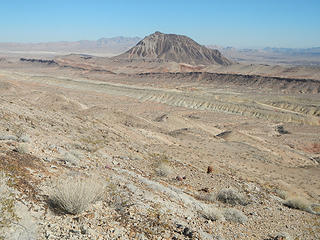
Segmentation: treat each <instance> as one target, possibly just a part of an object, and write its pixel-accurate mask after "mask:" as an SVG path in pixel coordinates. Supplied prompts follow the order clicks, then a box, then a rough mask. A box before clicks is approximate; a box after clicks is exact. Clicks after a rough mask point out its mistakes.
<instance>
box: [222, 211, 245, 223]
mask: <svg viewBox="0 0 320 240" xmlns="http://www.w3.org/2000/svg"><path fill="white" fill-rule="evenodd" d="M223 216H224V218H225V219H226V220H227V221H229V222H237V223H245V222H246V221H247V220H248V219H247V217H246V215H244V214H243V213H242V212H241V211H239V210H237V209H234V208H227V209H224V210H223Z"/></svg>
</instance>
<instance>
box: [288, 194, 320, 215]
mask: <svg viewBox="0 0 320 240" xmlns="http://www.w3.org/2000/svg"><path fill="white" fill-rule="evenodd" d="M283 204H284V205H285V206H287V207H289V208H294V209H298V210H301V211H305V212H309V213H314V211H313V210H312V208H311V204H310V202H309V201H307V200H306V199H304V198H301V197H289V198H288V199H287V200H285V201H284V203H283Z"/></svg>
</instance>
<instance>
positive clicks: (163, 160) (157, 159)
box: [150, 154, 172, 177]
mask: <svg viewBox="0 0 320 240" xmlns="http://www.w3.org/2000/svg"><path fill="white" fill-rule="evenodd" d="M150 157H151V158H152V160H153V161H154V164H153V167H154V172H155V173H156V175H157V176H159V177H167V176H168V175H170V174H171V173H172V169H171V167H170V161H169V158H168V157H167V156H166V155H164V154H151V155H150Z"/></svg>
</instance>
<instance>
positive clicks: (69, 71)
mask: <svg viewBox="0 0 320 240" xmlns="http://www.w3.org/2000/svg"><path fill="white" fill-rule="evenodd" d="M38 59H40V58H38ZM53 59H54V60H53V62H50V61H49V62H47V60H46V61H44V62H39V61H24V60H22V61H21V60H19V58H17V57H16V56H14V57H12V58H3V59H2V60H1V61H0V170H1V171H2V180H1V181H2V182H1V184H2V185H1V191H2V196H1V197H2V198H1V201H2V204H3V207H2V209H1V211H2V212H1V213H2V216H3V217H2V219H1V225H0V229H1V234H2V235H3V236H4V239H7V238H8V239H10V237H11V238H12V239H270V240H271V239H299V240H307V239H310V240H316V239H320V218H319V213H320V205H319V204H320V166H319V164H320V93H319V92H320V78H319V76H320V75H319V74H320V70H319V69H318V68H316V67H313V68H312V71H311V70H310V71H308V69H307V70H305V69H304V68H302V67H301V68H297V67H296V68H291V69H289V68H288V67H287V68H284V67H269V68H267V67H266V66H264V67H263V66H262V65H261V66H260V67H258V66H256V67H255V68H254V67H253V65H239V64H238V65H235V66H233V67H232V66H229V67H217V66H215V65H212V66H207V67H200V68H194V67H193V66H191V65H188V64H184V65H181V64H180V65H179V64H177V63H171V62H166V61H164V62H163V61H154V62H152V61H150V62H146V61H137V62H135V61H133V62H132V61H127V62H125V61H121V60H105V59H104V58H92V57H88V56H86V55H83V56H82V55H69V56H59V57H55V58H53ZM271 68H272V69H273V70H271ZM253 69H256V71H253ZM303 71H304V72H303ZM308 74H309V75H308ZM258 75H259V76H258ZM79 176H80V177H83V178H87V179H89V178H93V179H95V182H96V184H102V185H103V186H104V188H105V190H104V194H103V196H102V197H101V198H100V199H99V201H95V202H93V203H92V204H90V205H89V206H88V208H87V209H86V210H85V211H83V212H81V213H78V214H67V213H63V212H59V211H58V212H57V211H56V209H54V208H53V207H52V206H51V205H50V192H51V190H50V189H51V188H53V186H54V184H55V182H57V179H58V180H59V179H60V180H62V181H64V183H65V184H67V185H69V184H71V185H72V183H68V181H72V179H73V178H77V177H79ZM92 188H94V187H92ZM89 192H90V191H89ZM223 193H226V194H230V196H229V195H228V196H229V198H228V197H225V196H223ZM6 194H7V195H6ZM88 194H90V193H88ZM92 194H94V193H92ZM5 214H6V215H5ZM5 216H6V217H5ZM1 234H0V236H1ZM17 236H20V238H19V237H17ZM289 236H291V237H289ZM6 237H7V238H6ZM15 237H17V238H15ZM0 239H1V237H0Z"/></svg>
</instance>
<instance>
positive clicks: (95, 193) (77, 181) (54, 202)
mask: <svg viewBox="0 0 320 240" xmlns="http://www.w3.org/2000/svg"><path fill="white" fill-rule="evenodd" d="M103 195H104V185H103V184H102V182H101V181H99V180H97V179H93V178H82V177H79V176H78V177H65V178H63V179H61V180H58V181H57V182H56V184H54V186H53V187H52V189H51V192H50V194H49V203H50V205H51V206H52V207H53V208H58V209H60V210H62V211H63V212H66V213H70V214H78V213H81V212H83V211H84V210H86V209H87V208H88V206H89V205H90V204H92V203H94V202H96V201H99V200H101V199H102V197H103Z"/></svg>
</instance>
